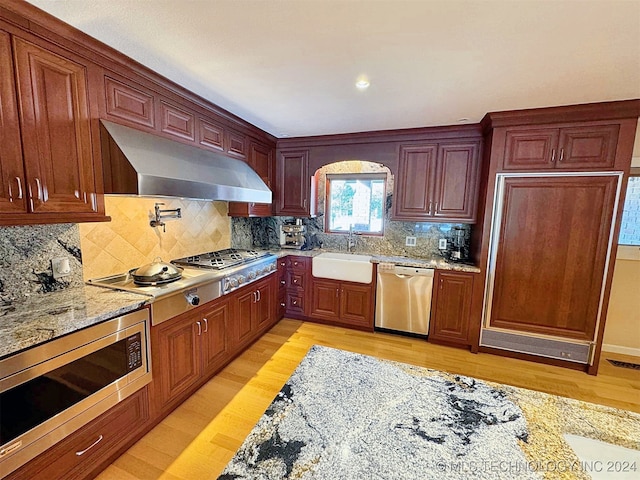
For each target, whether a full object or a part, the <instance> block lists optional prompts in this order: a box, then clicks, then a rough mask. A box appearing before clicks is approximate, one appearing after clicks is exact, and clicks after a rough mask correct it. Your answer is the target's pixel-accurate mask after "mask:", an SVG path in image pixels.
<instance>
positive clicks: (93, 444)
mask: <svg viewBox="0 0 640 480" xmlns="http://www.w3.org/2000/svg"><path fill="white" fill-rule="evenodd" d="M101 441H102V435H100V436H99V437H98V439H97V440H96V441H95V442H93V443H92V444H91V445H89V446H88V447H87V448H85V449H84V450H80V451H79V452H76V455H77V456H78V457H79V456H81V455H84V454H85V453H87V452H88V451H89V450H91V449H92V448H93V447H95V446H96V445H97V444H99V443H100V442H101Z"/></svg>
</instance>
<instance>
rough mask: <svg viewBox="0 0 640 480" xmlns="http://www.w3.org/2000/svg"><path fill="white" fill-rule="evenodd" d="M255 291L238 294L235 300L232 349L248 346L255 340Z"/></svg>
mask: <svg viewBox="0 0 640 480" xmlns="http://www.w3.org/2000/svg"><path fill="white" fill-rule="evenodd" d="M254 293H255V292H254V290H251V291H248V292H244V291H243V292H242V293H240V294H237V296H236V299H235V300H234V306H235V309H234V314H233V322H232V323H233V327H232V328H231V335H232V348H234V349H235V348H238V347H241V346H243V345H246V344H247V343H249V342H250V341H251V340H252V339H253V333H254V332H253V325H252V321H251V319H252V317H253V304H254V302H255V296H254Z"/></svg>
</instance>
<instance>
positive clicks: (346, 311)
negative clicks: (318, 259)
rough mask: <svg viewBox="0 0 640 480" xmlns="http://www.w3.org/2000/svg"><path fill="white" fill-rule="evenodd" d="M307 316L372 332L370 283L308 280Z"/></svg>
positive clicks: (326, 279)
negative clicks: (309, 293) (309, 297)
mask: <svg viewBox="0 0 640 480" xmlns="http://www.w3.org/2000/svg"><path fill="white" fill-rule="evenodd" d="M310 283H311V295H310V296H311V307H310V311H309V317H311V318H312V319H315V320H319V321H323V322H326V323H331V324H334V325H343V326H347V327H352V328H360V329H365V330H373V307H374V301H373V288H372V286H371V284H359V283H353V282H343V281H339V280H331V279H328V278H316V277H313V276H312V277H311V282H310Z"/></svg>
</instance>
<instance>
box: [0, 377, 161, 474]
mask: <svg viewBox="0 0 640 480" xmlns="http://www.w3.org/2000/svg"><path fill="white" fill-rule="evenodd" d="M148 405H149V398H148V393H147V387H144V388H142V389H141V390H138V391H137V392H136V393H134V394H132V395H131V396H129V397H127V398H125V399H124V400H122V401H121V402H120V403H118V404H117V405H115V406H114V407H113V408H111V409H110V410H108V411H107V412H106V413H105V414H103V415H101V416H100V417H98V418H96V419H95V420H93V421H92V422H91V423H89V424H87V425H85V426H84V427H82V428H81V429H79V430H77V431H76V432H74V433H72V434H71V435H69V436H67V437H66V438H65V439H64V440H62V441H60V442H58V443H57V444H55V445H54V446H53V447H51V448H50V449H48V450H46V451H45V452H43V453H42V454H41V455H39V456H37V457H36V458H35V459H33V460H32V461H30V462H29V463H27V464H25V465H24V466H22V467H21V468H19V469H18V470H16V471H14V472H13V473H11V474H9V476H7V477H5V480H23V479H27V478H28V479H30V480H51V479H65V480H84V479H90V478H94V477H95V476H96V475H97V474H98V472H100V471H101V470H103V469H104V468H105V467H106V466H107V465H109V464H110V463H111V462H112V461H113V460H114V459H115V458H117V457H118V456H119V455H120V454H122V453H123V452H124V451H125V450H126V449H127V448H129V447H130V446H131V445H132V444H133V442H134V441H135V440H137V438H138V436H139V435H140V434H141V433H142V431H143V429H144V428H145V426H146V425H147V422H148V421H149V408H148Z"/></svg>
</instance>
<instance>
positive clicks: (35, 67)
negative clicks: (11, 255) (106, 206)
mask: <svg viewBox="0 0 640 480" xmlns="http://www.w3.org/2000/svg"><path fill="white" fill-rule="evenodd" d="M14 53H15V59H16V74H17V78H18V101H19V103H20V112H21V126H22V139H23V149H24V161H25V169H26V176H27V182H28V187H27V188H28V191H29V201H30V203H31V205H30V207H31V211H33V212H35V213H83V212H84V213H91V212H95V211H97V208H98V206H97V197H96V185H95V179H94V171H93V146H92V141H91V128H90V112H89V104H88V89H87V72H86V67H85V66H83V65H80V64H78V63H76V62H73V61H71V60H68V59H66V58H63V57H61V56H59V55H56V54H54V53H52V52H49V51H47V50H44V49H43V48H40V47H38V46H36V45H33V44H31V43H29V42H26V41H24V40H21V39H19V38H14Z"/></svg>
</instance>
